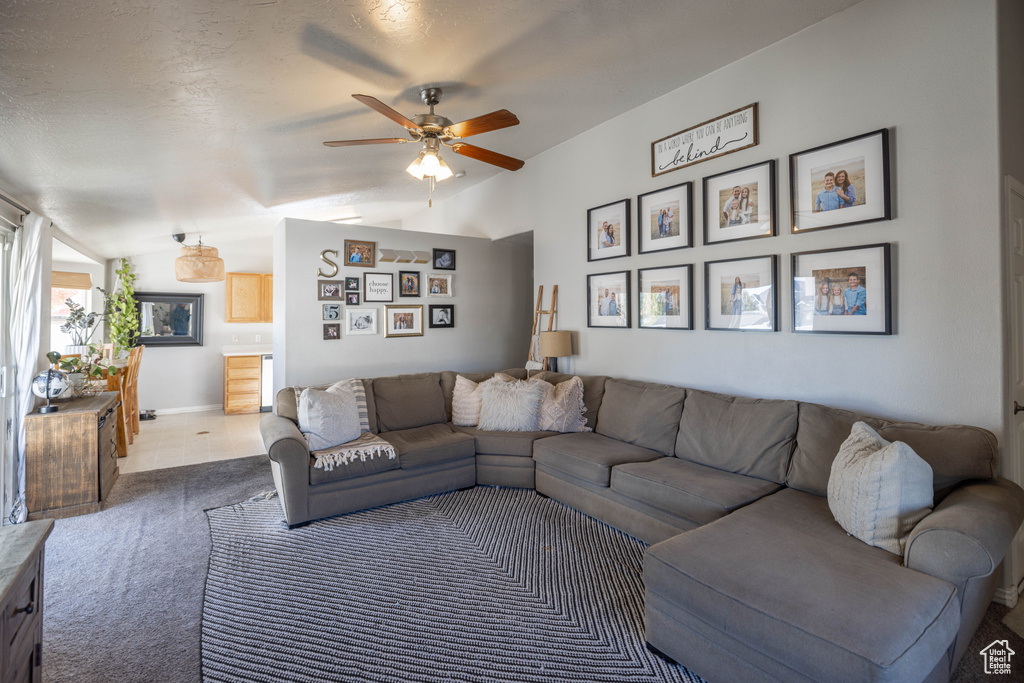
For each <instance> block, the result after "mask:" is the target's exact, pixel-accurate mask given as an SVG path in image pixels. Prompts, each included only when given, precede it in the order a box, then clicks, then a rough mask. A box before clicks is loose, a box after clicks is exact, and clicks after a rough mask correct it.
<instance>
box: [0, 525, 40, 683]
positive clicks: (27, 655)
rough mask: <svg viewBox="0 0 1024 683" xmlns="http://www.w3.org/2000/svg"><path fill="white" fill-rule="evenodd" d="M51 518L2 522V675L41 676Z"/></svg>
mask: <svg viewBox="0 0 1024 683" xmlns="http://www.w3.org/2000/svg"><path fill="white" fill-rule="evenodd" d="M52 530H53V522H52V521H50V520H45V521H38V522H25V523H24V524H14V525H11V526H5V527H0V610H2V616H0V676H2V677H3V678H2V680H3V681H4V682H5V683H29V682H32V683H37V682H38V681H42V680H43V676H42V663H43V660H42V656H43V545H44V544H45V543H46V537H47V536H49V535H50V532H51V531H52Z"/></svg>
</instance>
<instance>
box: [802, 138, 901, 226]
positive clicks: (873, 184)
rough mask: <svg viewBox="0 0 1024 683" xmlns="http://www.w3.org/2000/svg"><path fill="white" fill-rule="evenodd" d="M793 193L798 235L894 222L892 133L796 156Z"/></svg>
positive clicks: (807, 151)
mask: <svg viewBox="0 0 1024 683" xmlns="http://www.w3.org/2000/svg"><path fill="white" fill-rule="evenodd" d="M789 192H790V205H791V206H792V207H793V232H794V233H797V232H808V231H810V230H821V229H823V228H838V227H841V226H844V225H857V224H858V223H868V222H870V221H881V220H889V219H890V218H892V214H891V209H890V194H889V131H888V130H887V129H885V128H883V129H881V130H876V131H874V132H872V133H865V134H864V135H858V136H856V137H852V138H847V139H846V140H841V141H839V142H833V143H831V144H828V145H822V146H821V147H815V148H814V149H808V150H805V151H803V152H797V153H796V154H790V155H789Z"/></svg>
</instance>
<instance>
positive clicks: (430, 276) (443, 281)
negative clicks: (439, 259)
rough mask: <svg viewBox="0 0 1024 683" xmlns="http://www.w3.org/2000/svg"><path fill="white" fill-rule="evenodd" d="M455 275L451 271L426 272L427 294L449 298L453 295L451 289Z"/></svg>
mask: <svg viewBox="0 0 1024 683" xmlns="http://www.w3.org/2000/svg"><path fill="white" fill-rule="evenodd" d="M454 279H455V276H454V275H452V274H451V273H427V286H426V291H427V296H428V297H440V298H442V299H450V298H452V296H454V295H455V292H454V291H453V286H454Z"/></svg>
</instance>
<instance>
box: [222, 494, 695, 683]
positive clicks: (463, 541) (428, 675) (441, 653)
mask: <svg viewBox="0 0 1024 683" xmlns="http://www.w3.org/2000/svg"><path fill="white" fill-rule="evenodd" d="M207 514H208V515H209V518H210V529H211V533H212V538H213V551H212V555H211V557H210V574H209V577H208V579H207V583H206V601H205V607H204V615H203V675H204V679H205V680H207V681H261V682H269V681H302V682H309V683H313V682H314V681H488V682H493V683H502V682H507V683H519V682H535V683H549V682H554V681H578V682H581V683H582V682H586V683H599V682H606V683H618V682H622V681H631V682H635V683H640V682H641V681H690V682H691V683H695V682H697V681H699V680H700V679H697V678H696V677H694V676H693V675H691V674H690V673H689V672H688V671H686V670H685V669H683V668H682V667H680V666H676V665H672V664H668V663H666V662H665V660H663V659H661V658H659V657H657V656H655V655H653V654H652V653H650V652H648V651H647V649H646V647H645V645H644V637H643V580H642V561H643V553H644V549H645V545H644V544H643V543H641V542H640V541H637V540H636V539H633V538H630V537H629V536H626V535H625V534H623V533H621V532H618V531H616V530H614V529H612V528H611V527H609V526H607V525H605V524H602V523H600V522H598V521H596V520H594V519H592V518H590V517H587V516H586V515H584V514H582V513H580V512H577V511H575V510H572V509H571V508H568V507H566V506H564V505H561V504H560V503H557V502H555V501H553V500H550V499H548V498H543V497H541V496H538V495H537V494H535V493H534V492H533V491H526V490H523V489H501V488H490V487H477V488H474V489H468V490H465V491H455V492H453V493H446V494H442V495H439V496H431V497H429V498H422V499H419V500H414V501H409V502H406V503H400V504H397V505H392V506H388V507H383V508H377V509H374V510H367V511H364V512H361V513H357V514H352V515H346V516H342V517H335V518H333V519H329V520H325V521H322V522H317V523H315V524H312V525H310V526H307V527H303V528H300V529H296V530H292V531H289V530H287V529H285V528H283V527H282V525H281V508H280V504H279V503H278V501H277V500H276V498H270V499H267V498H261V499H256V500H252V501H248V502H246V503H242V504H238V505H233V506H230V507H226V508H221V509H219V510H211V511H209V512H208V513H207Z"/></svg>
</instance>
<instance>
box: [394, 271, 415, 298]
mask: <svg viewBox="0 0 1024 683" xmlns="http://www.w3.org/2000/svg"><path fill="white" fill-rule="evenodd" d="M419 295H420V274H419V272H418V271H414V270H401V271H399V272H398V296H419Z"/></svg>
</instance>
